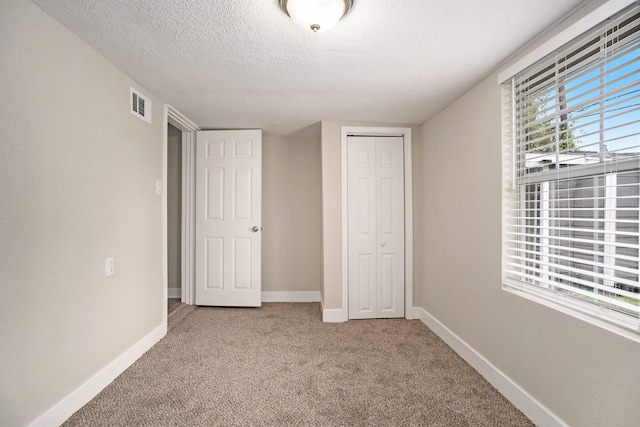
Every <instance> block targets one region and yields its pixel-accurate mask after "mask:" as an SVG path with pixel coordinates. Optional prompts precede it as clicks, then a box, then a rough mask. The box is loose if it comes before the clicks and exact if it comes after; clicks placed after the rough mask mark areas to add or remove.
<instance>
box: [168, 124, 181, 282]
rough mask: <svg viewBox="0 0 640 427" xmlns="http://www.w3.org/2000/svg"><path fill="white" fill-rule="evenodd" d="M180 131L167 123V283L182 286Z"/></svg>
mask: <svg viewBox="0 0 640 427" xmlns="http://www.w3.org/2000/svg"><path fill="white" fill-rule="evenodd" d="M181 256H182V132H181V131H180V129H178V128H176V127H175V126H172V125H167V257H168V259H167V285H168V287H169V288H181V287H182V286H181V285H182V276H181V274H182V270H181V268H182V267H181V264H182V262H181Z"/></svg>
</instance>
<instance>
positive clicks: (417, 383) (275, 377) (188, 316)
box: [64, 303, 533, 427]
mask: <svg viewBox="0 0 640 427" xmlns="http://www.w3.org/2000/svg"><path fill="white" fill-rule="evenodd" d="M321 318H322V316H321V312H320V306H319V304H317V303H269V304H264V305H263V307H262V308H255V309H248V308H244V309H241V308H212V307H211V308H209V307H198V308H194V307H183V308H181V309H179V310H178V311H177V312H176V313H175V314H174V315H173V316H172V317H171V318H170V319H169V329H170V330H169V332H168V334H167V336H166V337H165V338H164V339H162V340H161V341H160V342H159V343H158V344H156V345H155V346H154V347H153V348H151V349H150V350H149V351H148V352H147V353H145V354H144V355H143V356H142V357H141V358H140V359H139V360H138V361H137V362H136V363H135V364H134V365H132V366H131V367H130V368H129V369H127V370H126V371H125V372H124V373H123V374H122V375H120V376H119V377H118V378H117V379H116V380H115V381H114V382H113V383H112V384H110V385H109V386H108V387H107V388H106V389H104V390H103V391H102V392H101V393H100V394H99V395H98V396H96V398H94V399H93V400H92V401H91V402H89V403H88V404H87V405H85V406H84V407H83V408H82V409H80V410H79V411H78V412H76V413H75V414H74V415H73V416H72V417H71V418H70V419H69V420H67V422H66V423H65V424H64V426H67V427H71V426H293V425H315V426H531V425H533V424H532V423H531V422H530V421H529V420H528V419H527V418H526V417H525V416H524V415H523V414H522V413H521V412H520V411H518V410H517V409H516V408H515V407H514V406H513V405H511V404H510V403H509V402H508V401H507V400H506V399H505V398H504V397H503V396H502V395H501V394H500V393H498V391H497V390H496V389H494V388H493V387H492V386H491V385H490V384H489V383H488V382H487V381H486V380H485V379H484V378H482V377H481V376H480V375H479V374H478V373H477V372H476V371H475V370H474V369H473V368H472V367H470V366H469V365H468V364H467V363H466V362H465V361H464V360H462V358H461V357H459V356H458V355H457V354H456V353H455V352H454V351H453V350H452V349H451V348H449V347H448V346H447V345H446V344H445V343H444V342H443V341H442V340H441V339H440V338H438V337H437V336H436V335H435V334H434V333H433V332H431V331H430V330H429V329H428V328H427V327H426V326H425V325H424V324H422V323H421V322H420V321H417V320H404V319H385V320H352V321H349V322H346V323H322V321H321Z"/></svg>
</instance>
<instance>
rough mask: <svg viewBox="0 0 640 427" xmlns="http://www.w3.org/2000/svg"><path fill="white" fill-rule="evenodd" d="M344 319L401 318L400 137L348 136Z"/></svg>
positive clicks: (401, 167) (402, 275)
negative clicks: (346, 298) (346, 315)
mask: <svg viewBox="0 0 640 427" xmlns="http://www.w3.org/2000/svg"><path fill="white" fill-rule="evenodd" d="M347 199H348V203H347V205H348V206H347V210H348V247H349V276H348V280H349V318H350V319H366V318H387V317H404V287H405V280H404V278H405V270H404V267H405V262H404V149H403V138H402V137H379V136H375V137H373V136H349V137H348V139H347Z"/></svg>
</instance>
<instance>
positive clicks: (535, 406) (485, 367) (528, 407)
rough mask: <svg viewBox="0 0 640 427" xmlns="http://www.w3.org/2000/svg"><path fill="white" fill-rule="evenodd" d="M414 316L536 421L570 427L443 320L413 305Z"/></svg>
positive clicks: (548, 424)
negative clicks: (441, 321) (443, 322)
mask: <svg viewBox="0 0 640 427" xmlns="http://www.w3.org/2000/svg"><path fill="white" fill-rule="evenodd" d="M413 317H414V318H415V319H420V320H421V321H422V323H424V324H425V325H427V327H428V328H429V329H431V330H432V331H433V332H434V333H435V334H436V335H438V336H439V337H440V338H442V340H443V341H444V342H446V343H447V344H448V345H449V347H451V348H452V349H453V350H454V351H455V352H456V353H458V354H459V355H460V356H461V357H462V358H463V359H464V360H465V361H466V362H467V363H468V364H469V365H471V366H473V368H474V369H475V370H476V371H478V372H479V373H480V375H482V376H483V377H484V378H485V379H486V380H487V381H489V383H490V384H491V385H492V386H494V387H495V388H496V389H497V390H498V391H499V392H500V393H502V395H503V396H504V397H506V398H507V400H509V401H510V402H511V403H512V404H513V405H514V406H515V407H516V408H518V409H519V410H521V411H522V412H523V413H524V414H525V415H526V416H527V417H529V419H531V421H533V423H534V424H536V425H539V426H558V427H564V426H567V424H566V423H565V422H563V421H562V419H560V418H559V417H558V416H557V415H555V414H554V413H553V412H551V411H550V410H549V409H548V408H547V407H546V406H544V405H543V404H542V403H540V402H538V401H537V400H536V399H535V398H534V397H533V396H531V395H530V394H529V393H527V392H526V391H525V390H524V389H522V388H521V387H520V386H519V385H518V384H516V383H515V382H513V380H511V378H509V377H508V376H506V375H505V374H504V373H503V372H502V371H500V370H499V369H498V368H496V367H495V366H494V365H493V364H492V363H491V362H490V361H489V360H487V359H485V358H484V356H482V355H481V354H480V353H478V352H477V351H476V350H474V349H473V348H472V347H471V346H470V345H469V344H467V343H466V342H465V341H463V340H462V339H461V338H460V337H459V336H457V335H456V334H455V333H453V332H452V331H451V330H450V329H449V328H447V327H446V326H445V325H443V324H442V323H440V321H438V319H436V318H435V317H433V316H432V315H431V314H429V313H428V312H427V311H426V310H424V309H423V308H421V307H414V308H413Z"/></svg>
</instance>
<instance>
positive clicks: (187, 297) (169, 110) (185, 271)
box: [162, 104, 200, 318]
mask: <svg viewBox="0 0 640 427" xmlns="http://www.w3.org/2000/svg"><path fill="white" fill-rule="evenodd" d="M167 124H171V125H173V126H175V127H176V128H178V129H179V130H180V131H182V226H181V228H182V229H181V238H182V241H181V249H182V250H181V252H182V259H181V261H180V264H181V268H180V269H181V277H182V284H181V285H182V286H181V289H182V296H181V299H182V302H183V303H185V304H189V305H193V304H195V276H194V274H195V266H194V262H195V247H194V246H193V244H194V237H195V234H194V233H195V216H194V212H195V170H196V169H195V159H196V154H195V147H196V144H195V141H196V132H197V131H199V130H200V128H199V127H198V126H196V125H195V123H193V122H192V121H191V120H189V119H188V118H187V117H185V116H184V115H183V114H181V113H180V112H179V111H178V110H176V109H175V108H173V107H172V106H170V105H168V104H165V106H164V140H163V145H162V257H163V261H162V262H163V264H162V270H163V271H162V276H163V286H164V289H165V290H164V292H165V296H164V300H163V303H162V304H163V307H164V317H165V318H166V316H167V313H166V310H167V302H166V301H167V295H166V293H167V288H168V277H169V272H168V264H167V256H168V255H167V254H168V249H167V247H168V241H167V234H168V232H167V227H168V226H167V149H168V134H167Z"/></svg>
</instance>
